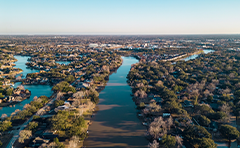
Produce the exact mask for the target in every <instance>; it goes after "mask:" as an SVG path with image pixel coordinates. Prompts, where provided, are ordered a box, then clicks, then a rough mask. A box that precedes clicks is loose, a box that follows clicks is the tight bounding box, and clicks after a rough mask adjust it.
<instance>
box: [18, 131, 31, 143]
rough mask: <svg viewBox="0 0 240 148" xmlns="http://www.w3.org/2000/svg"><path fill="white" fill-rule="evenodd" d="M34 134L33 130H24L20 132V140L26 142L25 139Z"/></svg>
mask: <svg viewBox="0 0 240 148" xmlns="http://www.w3.org/2000/svg"><path fill="white" fill-rule="evenodd" d="M31 136H32V131H31V130H22V131H20V133H19V138H18V142H20V143H24V140H26V139H29V138H30V137H31Z"/></svg>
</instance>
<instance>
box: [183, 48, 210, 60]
mask: <svg viewBox="0 0 240 148" xmlns="http://www.w3.org/2000/svg"><path fill="white" fill-rule="evenodd" d="M211 52H214V50H212V49H204V50H203V53H204V54H208V53H211ZM199 55H200V54H194V55H191V56H188V57H186V58H184V59H182V60H184V61H189V60H193V59H196V58H197V57H198V56H199Z"/></svg>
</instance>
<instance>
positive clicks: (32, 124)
mask: <svg viewBox="0 0 240 148" xmlns="http://www.w3.org/2000/svg"><path fill="white" fill-rule="evenodd" d="M37 127H38V123H37V122H35V121H32V122H30V123H29V124H28V127H27V129H28V130H32V131H33V130H35V129H36V128H37Z"/></svg>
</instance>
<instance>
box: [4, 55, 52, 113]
mask: <svg viewBox="0 0 240 148" xmlns="http://www.w3.org/2000/svg"><path fill="white" fill-rule="evenodd" d="M14 57H15V58H16V59H17V60H18V61H17V62H15V64H16V66H15V67H17V68H21V69H22V70H23V72H22V73H21V74H23V77H26V75H27V74H28V73H34V72H39V70H32V69H28V68H27V66H26V65H25V63H26V62H27V59H28V58H29V57H28V56H14ZM19 85H21V82H17V83H15V84H14V88H16V87H17V86H19ZM24 88H25V89H28V90H30V91H31V96H30V98H29V99H26V100H24V101H22V102H21V103H17V104H15V105H12V106H8V107H2V108H1V109H0V117H1V116H2V114H7V115H8V116H10V115H11V113H13V112H14V111H15V110H16V109H19V110H22V109H23V107H24V105H25V104H28V103H30V102H31V101H32V100H33V98H34V96H37V97H40V96H42V95H45V96H48V97H50V96H51V95H52V90H51V86H49V85H24Z"/></svg>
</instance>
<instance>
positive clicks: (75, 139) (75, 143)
mask: <svg viewBox="0 0 240 148" xmlns="http://www.w3.org/2000/svg"><path fill="white" fill-rule="evenodd" d="M78 142H79V137H77V136H73V137H72V138H71V140H70V141H69V147H71V148H77V146H78Z"/></svg>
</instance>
